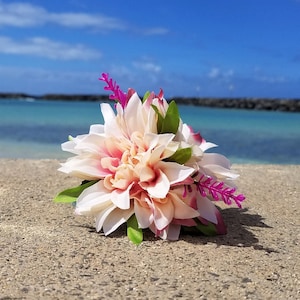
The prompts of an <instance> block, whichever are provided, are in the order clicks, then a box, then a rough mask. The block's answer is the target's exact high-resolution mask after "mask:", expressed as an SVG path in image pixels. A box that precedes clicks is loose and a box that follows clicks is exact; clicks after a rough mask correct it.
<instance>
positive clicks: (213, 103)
mask: <svg viewBox="0 0 300 300" xmlns="http://www.w3.org/2000/svg"><path fill="white" fill-rule="evenodd" d="M3 99H18V100H27V99H31V100H45V101H47V100H51V101H59V100H60V101H107V99H108V97H107V95H88V94H45V95H40V96H37V95H29V94H25V93H0V100H3ZM172 99H173V100H175V101H176V103H178V104H184V105H195V106H207V107H218V108H238V109H253V110H272V111H286V112H300V98H295V99H288V98H246V97H244V98H210V97H203V98H200V97H173V98H172Z"/></svg>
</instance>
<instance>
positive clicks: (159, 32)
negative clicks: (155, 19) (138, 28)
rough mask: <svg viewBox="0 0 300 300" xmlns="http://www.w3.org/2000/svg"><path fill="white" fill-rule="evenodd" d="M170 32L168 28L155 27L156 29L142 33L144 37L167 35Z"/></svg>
mask: <svg viewBox="0 0 300 300" xmlns="http://www.w3.org/2000/svg"><path fill="white" fill-rule="evenodd" d="M168 32H169V30H168V29H167V28H163V27H156V28H155V27H154V28H149V29H145V30H142V33H143V34H144V35H165V34H167V33H168Z"/></svg>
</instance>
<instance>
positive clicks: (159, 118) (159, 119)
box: [151, 104, 164, 133]
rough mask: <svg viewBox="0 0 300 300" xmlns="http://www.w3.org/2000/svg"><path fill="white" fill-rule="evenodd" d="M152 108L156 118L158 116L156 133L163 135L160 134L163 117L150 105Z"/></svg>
mask: <svg viewBox="0 0 300 300" xmlns="http://www.w3.org/2000/svg"><path fill="white" fill-rule="evenodd" d="M151 106H152V108H153V109H154V111H155V112H156V114H157V116H158V120H157V132H158V133H163V132H162V130H161V129H162V123H163V121H164V117H163V116H162V115H161V113H160V112H159V110H158V108H157V107H156V106H155V105H153V104H151Z"/></svg>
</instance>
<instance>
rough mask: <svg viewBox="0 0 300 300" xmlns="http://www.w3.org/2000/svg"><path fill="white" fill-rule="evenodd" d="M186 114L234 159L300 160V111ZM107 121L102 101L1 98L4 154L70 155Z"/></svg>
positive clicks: (194, 110) (196, 110)
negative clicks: (67, 147) (74, 142)
mask: <svg viewBox="0 0 300 300" xmlns="http://www.w3.org/2000/svg"><path fill="white" fill-rule="evenodd" d="M179 110H180V114H181V118H182V120H183V121H184V122H185V123H188V124H189V125H191V126H192V127H193V128H194V130H195V131H200V133H201V135H202V136H203V137H204V138H205V139H206V140H207V141H211V142H214V143H215V144H218V145H219V146H218V147H217V148H214V149H213V152H218V153H221V154H224V155H226V156H227V157H228V158H229V159H230V160H231V161H232V162H233V163H275V164H300V114H299V113H284V112H272V111H253V110H241V109H239V110H237V109H219V108H207V107H195V106H184V105H179ZM96 123H98V124H99V123H103V118H102V115H101V111H100V107H99V103H97V102H64V101H33V100H27V101H25V100H24V101H23V100H13V99H9V100H0V158H34V159H39V158H58V159H63V158H66V157H68V156H69V155H68V154H67V153H64V152H63V151H61V149H60V144H61V143H62V142H64V141H66V140H67V139H68V136H69V135H72V136H76V135H78V134H83V133H87V132H88V130H89V126H90V125H91V124H96Z"/></svg>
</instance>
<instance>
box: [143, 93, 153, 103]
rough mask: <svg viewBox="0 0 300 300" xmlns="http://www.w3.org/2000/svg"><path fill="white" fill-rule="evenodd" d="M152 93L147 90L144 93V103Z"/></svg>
mask: <svg viewBox="0 0 300 300" xmlns="http://www.w3.org/2000/svg"><path fill="white" fill-rule="evenodd" d="M150 94H151V93H150V91H147V92H146V93H145V95H144V97H143V100H142V102H143V103H144V102H145V101H146V100H147V99H148V97H149V95H150Z"/></svg>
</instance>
